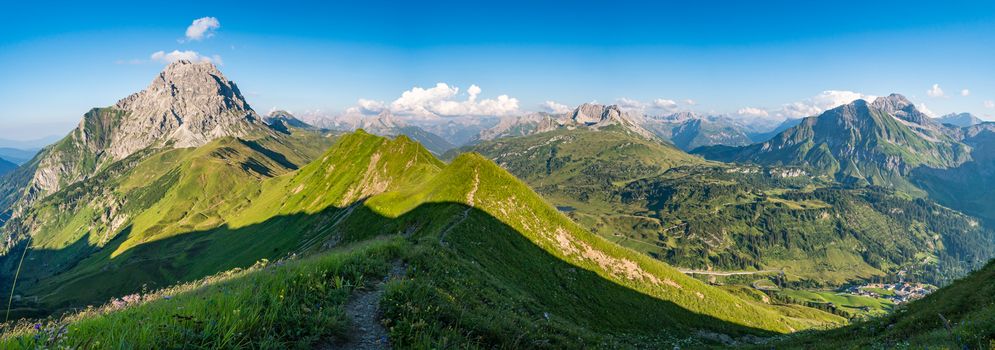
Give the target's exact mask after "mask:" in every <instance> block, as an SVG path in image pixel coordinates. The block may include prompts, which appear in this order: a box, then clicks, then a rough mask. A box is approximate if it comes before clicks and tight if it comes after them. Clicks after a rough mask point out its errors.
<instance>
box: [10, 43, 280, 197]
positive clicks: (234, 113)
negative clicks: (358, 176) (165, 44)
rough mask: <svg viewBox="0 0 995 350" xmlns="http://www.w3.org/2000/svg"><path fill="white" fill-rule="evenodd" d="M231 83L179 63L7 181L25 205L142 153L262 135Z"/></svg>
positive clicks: (86, 120)
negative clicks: (28, 171)
mask: <svg viewBox="0 0 995 350" xmlns="http://www.w3.org/2000/svg"><path fill="white" fill-rule="evenodd" d="M270 130H271V129H270V128H268V127H266V126H265V125H264V124H263V123H262V121H261V120H260V118H259V117H258V115H257V114H256V112H255V111H253V110H252V108H251V107H250V106H249V104H248V103H247V102H246V101H245V98H244V97H243V96H242V94H241V92H239V90H238V87H237V86H236V85H235V83H234V82H232V81H230V80H228V78H226V77H225V76H224V75H223V74H221V72H220V71H218V69H217V67H215V66H214V65H213V64H211V63H194V62H190V61H178V62H175V63H172V64H170V65H169V66H167V67H166V68H165V69H164V70H163V71H162V72H161V73H159V75H158V76H156V78H155V79H153V80H152V82H151V83H150V84H149V85H148V87H147V88H145V89H144V90H142V91H140V92H138V93H135V94H132V95H131V96H128V97H126V98H124V99H122V100H120V101H118V102H117V103H116V104H115V105H113V106H110V107H106V108H95V109H93V110H91V111H90V112H88V113H86V114H85V115H84V116H83V118H82V120H81V121H80V123H79V125H78V126H77V127H76V129H75V130H73V131H72V132H71V133H70V134H69V135H67V136H66V137H65V138H63V139H62V140H60V141H58V142H56V143H55V144H53V145H52V146H49V147H47V148H46V149H44V150H42V151H41V153H40V154H39V156H38V157H37V158H36V163H33V164H29V166H31V167H33V173H32V174H30V175H29V176H23V177H20V178H19V180H18V181H17V183H4V184H3V186H5V187H7V188H8V189H9V190H10V191H11V192H19V193H20V195H19V196H18V197H19V198H17V199H16V200H13V201H11V200H8V201H6V203H4V205H5V206H6V207H7V208H0V211H3V210H5V209H8V208H10V207H11V206H12V205H15V204H16V205H19V206H22V207H23V206H26V205H28V204H30V203H31V202H33V201H35V200H37V199H40V198H43V197H45V196H47V195H49V194H51V193H54V192H56V191H58V190H59V189H61V188H63V187H65V186H68V185H71V184H73V183H76V182H79V181H81V180H83V179H86V178H88V177H90V176H92V175H94V174H95V173H96V172H97V171H99V170H100V169H102V168H103V167H105V166H107V165H109V164H111V163H114V162H116V161H119V160H122V159H125V158H127V157H129V156H132V155H135V154H136V153H138V152H139V151H141V150H144V149H150V148H167V147H175V148H182V147H197V146H201V145H204V144H206V143H208V142H210V141H212V140H214V139H217V138H220V137H225V136H236V137H241V136H246V135H248V134H250V133H266V132H269V131H270Z"/></svg>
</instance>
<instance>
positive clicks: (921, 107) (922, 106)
mask: <svg viewBox="0 0 995 350" xmlns="http://www.w3.org/2000/svg"><path fill="white" fill-rule="evenodd" d="M916 109H918V110H919V111H920V112H922V113H923V114H925V115H928V116H930V117H935V116H936V113H933V111H931V110H930V109H929V107H926V104H925V103H920V104H917V105H916Z"/></svg>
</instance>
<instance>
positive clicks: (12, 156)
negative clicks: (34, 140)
mask: <svg viewBox="0 0 995 350" xmlns="http://www.w3.org/2000/svg"><path fill="white" fill-rule="evenodd" d="M36 154H38V149H19V148H10V147H0V158H3V159H5V160H7V161H9V162H11V163H14V164H17V165H21V164H24V163H27V162H28V161H29V160H31V158H34V156H35V155H36Z"/></svg>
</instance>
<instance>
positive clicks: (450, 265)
mask: <svg viewBox="0 0 995 350" xmlns="http://www.w3.org/2000/svg"><path fill="white" fill-rule="evenodd" d="M260 186H261V187H263V188H262V190H261V191H260V192H259V193H260V194H259V195H258V196H256V197H253V198H250V199H248V200H247V202H248V204H245V207H244V208H243V209H241V210H237V211H233V212H237V214H233V216H232V217H230V218H228V220H229V221H230V223H229V225H227V226H224V227H222V228H218V229H211V230H207V231H202V232H191V233H184V234H179V235H172V236H170V237H167V238H163V239H160V240H151V241H147V242H143V243H141V244H138V245H136V246H134V247H131V248H129V249H126V250H124V251H123V252H122V253H121V254H120V255H118V256H116V257H114V258H111V257H110V252H111V251H114V249H105V250H103V251H102V252H101V253H100V254H96V255H92V256H91V257H89V258H88V259H87V260H85V261H82V262H80V264H79V267H77V268H75V269H74V270H73V271H90V272H87V273H83V274H65V275H63V276H64V277H66V278H68V279H67V280H65V281H61V282H60V283H64V285H65V286H67V288H69V289H62V290H61V291H60V290H56V291H53V293H56V294H59V295H65V294H67V293H68V291H69V290H77V291H78V290H82V289H83V288H84V285H89V286H90V289H96V291H95V292H93V295H91V296H95V295H99V294H108V293H113V290H114V289H113V287H109V288H104V289H100V288H93V287H94V286H99V285H102V284H108V285H109V286H114V285H115V283H117V285H118V286H121V285H122V284H121V283H126V284H128V285H131V286H137V285H138V284H136V283H139V282H140V281H141V280H143V279H151V280H159V281H169V280H168V278H171V277H179V276H184V278H189V277H191V276H196V274H202V275H206V274H210V273H213V272H211V270H212V269H213V271H217V269H227V268H232V267H237V266H240V265H239V264H248V263H247V261H254V260H250V259H253V258H256V259H258V258H259V257H260V255H262V256H263V257H272V256H274V255H277V254H281V253H282V252H289V251H322V250H324V249H328V248H329V247H336V246H343V245H345V244H348V243H349V242H356V241H364V240H368V239H370V238H372V237H375V236H381V235H400V236H402V237H407V238H408V241H409V242H411V244H412V246H411V247H409V248H405V249H403V254H402V255H404V259H405V260H406V261H409V263H410V264H411V268H410V269H409V270H410V272H409V277H410V278H409V279H408V280H405V281H402V282H398V283H395V284H392V285H391V286H390V287H389V288H388V292H387V297H386V298H385V301H384V302H383V305H382V309H383V310H384V313H385V321H384V322H385V324H386V325H387V326H388V329H389V330H390V333H391V338H392V341H394V342H396V343H397V344H408V345H411V346H420V345H426V346H427V345H431V346H433V347H441V346H450V345H452V346H458V347H477V346H483V347H490V346H499V347H517V346H520V345H521V346H527V347H556V346H558V345H562V346H571V347H579V346H584V345H590V344H605V343H606V342H609V343H612V342H616V341H617V340H613V339H614V338H612V336H611V335H613V334H618V333H620V332H631V333H633V334H634V335H635V337H634V338H632V339H629V340H625V341H626V342H632V341H636V342H638V341H637V340H638V339H649V340H648V341H650V342H656V341H665V342H668V343H680V342H686V341H693V342H697V341H698V340H695V339H698V336H697V335H696V334H697V333H698V332H699V331H701V330H703V329H704V330H708V331H710V332H720V333H722V334H730V335H734V336H735V335H744V334H754V335H765V334H771V333H772V332H773V333H780V332H789V331H792V330H799V329H806V328H811V327H824V326H829V325H832V324H838V323H841V322H843V320H842V319H840V318H838V317H836V316H832V315H829V314H827V313H823V312H819V311H815V310H812V309H804V308H795V307H779V306H775V305H770V304H768V303H766V302H763V301H761V300H759V299H756V298H743V297H740V296H737V295H734V294H731V293H729V292H726V291H723V290H720V289H717V288H714V287H711V286H707V285H705V284H703V283H701V282H699V281H697V280H694V279H692V278H689V277H687V276H685V275H683V274H682V273H680V272H678V271H676V270H674V269H672V268H670V267H668V266H666V265H664V264H662V263H660V262H658V261H655V260H653V259H651V258H648V257H646V256H644V255H642V254H639V253H636V252H634V251H631V250H628V249H625V248H621V247H618V246H616V245H613V244H611V243H609V242H607V241H604V240H603V239H601V238H599V237H597V236H595V235H593V234H591V233H589V232H586V231H584V230H583V229H582V228H580V227H579V226H577V225H576V224H574V223H572V222H571V221H570V220H569V219H567V218H566V217H565V216H563V215H562V214H561V213H559V212H558V211H557V210H556V209H555V208H552V207H551V206H550V205H548V204H547V203H546V202H545V201H544V200H543V199H542V198H541V197H539V196H538V195H536V194H535V193H534V192H532V191H531V190H530V189H529V188H528V187H527V186H525V185H524V184H523V183H522V182H521V181H519V180H517V179H516V178H514V177H513V176H512V175H510V174H508V173H507V172H506V171H504V170H503V169H501V168H499V167H497V166H496V165H495V164H493V163H491V162H490V161H488V160H486V159H484V158H483V157H481V156H479V155H474V154H467V155H463V156H460V157H458V158H457V159H456V160H454V161H453V162H452V163H451V164H449V165H445V164H442V163H440V162H439V161H438V160H436V159H435V158H434V157H431V155H430V154H429V153H428V152H427V151H426V150H425V149H424V148H422V147H420V145H417V144H416V143H413V142H411V141H410V140H407V139H406V138H403V137H399V138H397V139H394V140H388V139H385V138H381V137H376V136H372V135H368V134H365V133H362V132H358V133H355V134H350V135H346V136H343V137H341V138H340V139H339V140H338V141H337V143H336V146H334V147H333V148H331V149H330V150H329V151H328V152H326V153H325V154H324V155H323V156H320V157H317V160H316V161H315V162H313V163H311V164H309V165H308V166H305V167H303V168H301V169H299V170H297V171H294V172H290V173H287V174H285V175H282V176H278V177H275V178H272V179H268V180H262V181H261V184H260ZM231 192H232V193H237V191H231ZM263 213H271V216H270V217H268V218H262V217H260V215H262V214H263ZM124 238H125V236H122V237H121V238H119V239H121V240H123V239H124ZM114 244H119V243H118V241H115V242H114V243H112V244H111V245H110V247H111V248H114V247H115V246H114ZM266 248H272V251H267V250H264V249H266ZM149 264H155V266H157V269H155V270H152V271H159V272H156V273H154V274H152V275H147V273H148V272H146V271H150V269H148V268H147V267H148V266H149ZM241 266H246V265H241ZM302 266H304V265H302ZM107 267H109V268H111V270H110V271H102V270H104V269H106V268H107ZM303 268H305V269H306V268H307V267H306V266H304V267H303ZM163 272H165V274H162V273H163ZM156 274H161V275H156ZM72 276H75V277H72ZM125 276H133V277H134V278H131V279H128V278H124V277H125ZM122 281H123V282H122ZM308 281H313V282H314V283H318V281H315V280H308ZM83 283H89V284H83ZM117 288H119V289H117V290H119V291H121V290H125V289H123V288H120V287H117ZM111 295H114V294H111ZM117 295H120V294H117ZM269 297H272V296H269ZM259 298H263V299H265V298H264V297H263V296H259V297H256V299H253V297H249V298H248V300H249V302H252V303H257V302H258V303H263V301H260V300H262V299H259ZM495 305H500V307H495ZM144 307H146V306H141V308H144ZM226 308H227V307H226ZM140 314H141V313H140V312H139V311H135V315H140ZM329 317H331V316H329ZM326 321H327V320H325V321H322V320H317V321H316V322H319V323H320V322H326ZM537 321H539V322H537ZM542 321H545V322H546V323H545V325H542V323H541V322H542ZM169 322H176V321H175V320H173V321H167V320H166V319H158V320H148V321H146V322H142V324H143V325H144V324H147V323H148V324H155V323H161V324H164V325H163V326H162V327H167V328H168V327H171V326H170V323H169ZM205 322H210V321H209V320H205ZM95 324H96V325H100V324H97V323H95ZM104 325H106V324H104ZM540 325H542V326H540ZM116 326H117V327H121V328H120V332H124V333H127V332H131V330H129V328H128V327H126V326H124V325H121V324H116ZM95 327H98V326H95ZM135 327H138V326H135ZM98 328H99V327H98ZM95 329H96V328H95ZM625 330H628V331H625ZM277 331H278V332H285V331H287V330H284V329H278V330H277ZM134 332H138V333H141V332H143V331H142V330H138V329H136V330H134ZM211 334H220V333H211ZM281 334H283V333H281ZM308 334H311V333H307V334H305V335H301V337H302V338H301V339H314V338H309V337H311V335H308ZM325 336H327V334H326V335H325ZM519 336H520V337H519ZM122 337H124V336H122ZM282 337H283V335H280V336H277V339H284V338H282ZM516 337H519V338H518V339H517V340H516ZM213 338H216V337H213ZM633 339H635V340H633ZM252 341H256V340H252ZM226 344H228V343H226ZM265 344H276V343H265Z"/></svg>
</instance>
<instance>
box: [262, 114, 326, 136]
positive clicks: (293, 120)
mask: <svg viewBox="0 0 995 350" xmlns="http://www.w3.org/2000/svg"><path fill="white" fill-rule="evenodd" d="M263 122H264V123H266V125H269V126H270V128H273V129H275V130H277V131H280V132H283V133H287V132H289V129H290V128H291V127H293V128H298V129H306V130H314V129H316V128H315V127H314V126H312V125H311V124H308V123H305V122H304V121H302V120H300V119H297V117H295V116H294V115H293V114H290V112H287V111H279V110H278V111H273V112H270V114H269V115H267V116H266V117H263Z"/></svg>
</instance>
